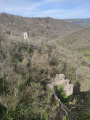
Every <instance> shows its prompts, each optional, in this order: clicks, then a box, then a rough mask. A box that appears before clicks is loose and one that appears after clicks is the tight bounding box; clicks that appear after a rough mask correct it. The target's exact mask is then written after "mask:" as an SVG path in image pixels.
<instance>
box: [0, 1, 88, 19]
mask: <svg viewBox="0 0 90 120" xmlns="http://www.w3.org/2000/svg"><path fill="white" fill-rule="evenodd" d="M38 1H39V2H38ZM89 10H90V1H89V0H86V1H85V0H34V1H33V0H19V1H18V0H7V2H6V0H0V12H7V13H11V14H17V15H22V16H27V17H46V16H50V17H53V18H84V17H90V15H89Z"/></svg>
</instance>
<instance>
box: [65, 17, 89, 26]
mask: <svg viewBox="0 0 90 120" xmlns="http://www.w3.org/2000/svg"><path fill="white" fill-rule="evenodd" d="M64 21H66V22H69V23H74V24H77V25H81V26H83V27H90V18H87V19H67V20H64Z"/></svg>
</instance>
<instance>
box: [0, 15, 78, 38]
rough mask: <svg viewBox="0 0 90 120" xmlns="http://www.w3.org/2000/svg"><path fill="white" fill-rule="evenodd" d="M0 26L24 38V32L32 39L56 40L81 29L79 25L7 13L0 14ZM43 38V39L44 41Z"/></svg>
mask: <svg viewBox="0 0 90 120" xmlns="http://www.w3.org/2000/svg"><path fill="white" fill-rule="evenodd" d="M0 25H1V26H2V27H3V29H4V31H7V30H10V31H11V34H13V35H16V36H22V32H25V31H27V32H28V31H30V35H31V37H34V38H35V37H37V36H38V37H42V36H43V38H45V39H47V37H48V39H56V38H58V37H61V36H63V35H65V34H68V33H70V32H73V31H76V30H78V29H79V25H75V24H73V23H68V22H65V21H63V20H59V19H53V18H49V17H47V18H25V17H20V16H15V15H10V14H6V13H1V14H0ZM43 38H42V39H43Z"/></svg>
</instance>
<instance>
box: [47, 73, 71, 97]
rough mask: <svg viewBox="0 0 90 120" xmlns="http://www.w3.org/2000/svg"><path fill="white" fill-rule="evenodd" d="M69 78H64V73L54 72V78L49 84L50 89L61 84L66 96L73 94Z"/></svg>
mask: <svg viewBox="0 0 90 120" xmlns="http://www.w3.org/2000/svg"><path fill="white" fill-rule="evenodd" d="M69 82H70V80H69V79H65V75H64V74H56V77H55V79H54V80H53V81H52V82H51V83H50V84H49V87H50V88H51V89H52V88H53V87H54V86H58V85H63V90H64V92H65V93H66V95H67V96H70V95H72V94H73V85H72V84H69Z"/></svg>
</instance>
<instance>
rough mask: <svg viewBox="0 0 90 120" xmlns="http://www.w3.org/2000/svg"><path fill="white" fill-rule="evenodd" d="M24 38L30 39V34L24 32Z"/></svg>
mask: <svg viewBox="0 0 90 120" xmlns="http://www.w3.org/2000/svg"><path fill="white" fill-rule="evenodd" d="M23 36H24V40H26V39H28V37H29V36H28V33H27V32H23Z"/></svg>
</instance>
